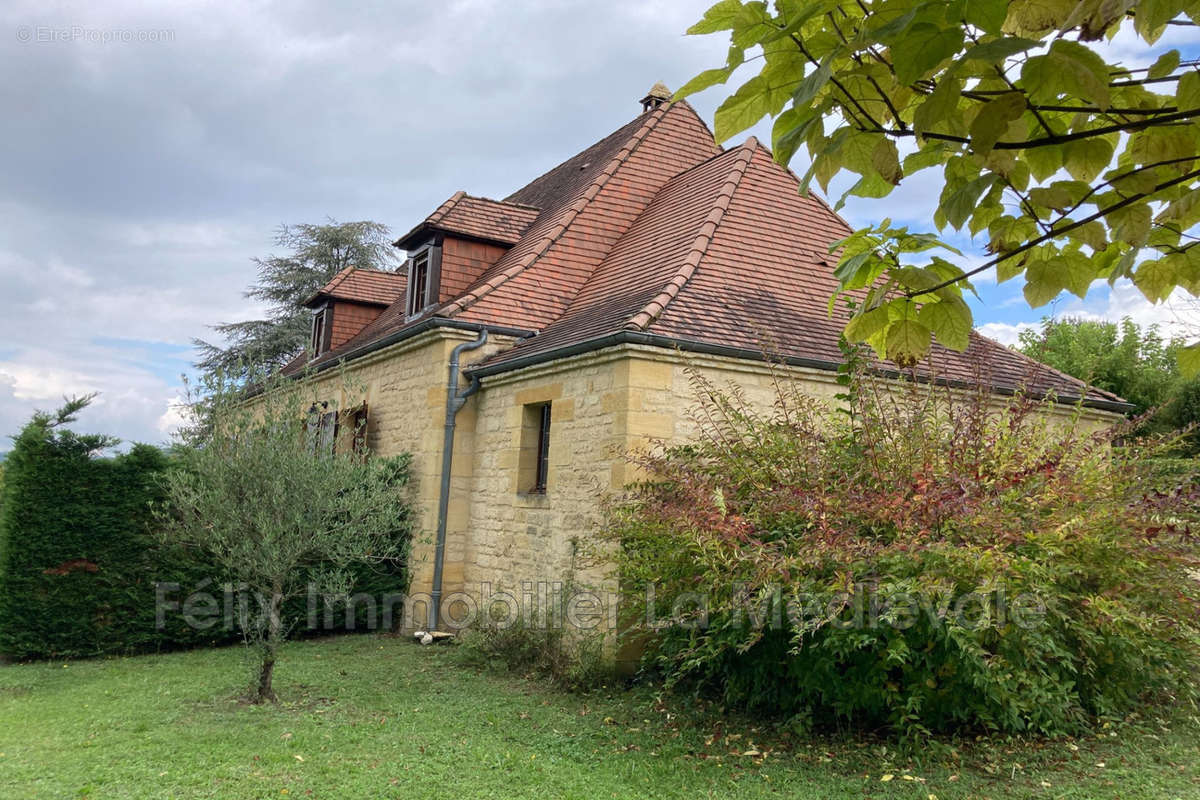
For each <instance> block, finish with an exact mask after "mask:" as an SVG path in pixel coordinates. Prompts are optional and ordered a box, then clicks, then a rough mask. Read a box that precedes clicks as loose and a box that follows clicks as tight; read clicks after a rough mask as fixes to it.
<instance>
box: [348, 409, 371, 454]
mask: <svg viewBox="0 0 1200 800" xmlns="http://www.w3.org/2000/svg"><path fill="white" fill-rule="evenodd" d="M350 422H351V425H352V427H351V435H352V436H353V437H354V438H353V440H352V441H351V443H350V448H351V451H352V452H353V453H354V454H355V455H357V456H365V455H366V454H367V452H368V451H367V404H366V403H363V404H362V405H360V406H359V407H358V408H356V409H354V410H353V411H352V412H351V414H350Z"/></svg>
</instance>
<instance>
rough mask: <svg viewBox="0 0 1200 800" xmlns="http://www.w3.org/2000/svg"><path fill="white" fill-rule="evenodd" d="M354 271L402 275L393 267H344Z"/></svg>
mask: <svg viewBox="0 0 1200 800" xmlns="http://www.w3.org/2000/svg"><path fill="white" fill-rule="evenodd" d="M346 269H348V270H352V271H354V272H373V273H375V274H377V275H395V276H396V277H404V276H402V275H401V274H400V273H399V272H397V271H396V270H394V269H374V268H372V267H353V266H352V267H346Z"/></svg>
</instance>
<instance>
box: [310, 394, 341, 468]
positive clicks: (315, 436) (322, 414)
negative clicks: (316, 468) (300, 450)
mask: <svg viewBox="0 0 1200 800" xmlns="http://www.w3.org/2000/svg"><path fill="white" fill-rule="evenodd" d="M328 409H329V403H321V404H320V405H319V406H318V405H317V404H316V403H313V405H312V407H310V408H309V409H308V419H307V420H306V422H305V426H304V427H305V434H306V436H307V437H308V446H309V447H310V448H312V452H313V455H319V454H321V453H330V454H332V453H333V452H334V451H335V448H336V445H337V435H338V415H337V412H336V411H330V410H328Z"/></svg>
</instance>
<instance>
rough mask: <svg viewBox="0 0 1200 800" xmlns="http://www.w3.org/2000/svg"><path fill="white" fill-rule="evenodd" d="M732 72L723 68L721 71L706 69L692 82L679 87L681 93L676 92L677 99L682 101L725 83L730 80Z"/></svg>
mask: <svg viewBox="0 0 1200 800" xmlns="http://www.w3.org/2000/svg"><path fill="white" fill-rule="evenodd" d="M729 74H730V70H729V69H727V68H725V67H721V68H720V69H706V70H704V72H701V73H700V74H699V75H697V76H696V77H694V78H692V79H691V80H690V81H688V82H687V83H685V84H684V85H683V86H680V87H679V91H677V92H675V99H676V100H682V99H683V98H685V97H687V96H688V95H692V94H695V93H696V92H702V91H704V90H705V89H707V88H709V87H710V86H716V85H717V84H718V83H724V82H725V81H727V80H729Z"/></svg>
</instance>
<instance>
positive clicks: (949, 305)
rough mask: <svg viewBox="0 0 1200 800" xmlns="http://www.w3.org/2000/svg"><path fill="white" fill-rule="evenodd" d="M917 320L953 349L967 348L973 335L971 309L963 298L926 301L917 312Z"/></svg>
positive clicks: (961, 349)
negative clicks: (955, 300) (934, 301)
mask: <svg viewBox="0 0 1200 800" xmlns="http://www.w3.org/2000/svg"><path fill="white" fill-rule="evenodd" d="M917 321H918V322H920V323H921V324H922V325H924V326H925V327H927V328H929V330H931V331H933V335H934V336H936V337H937V340H938V341H939V342H941V343H942V344H943V345H945V346H946V347H948V348H950V349H951V350H958V351H960V352H961V351H963V350H966V349H967V345H968V344H969V343H970V337H971V309H970V308H969V307H968V306H967V304H966V303H964V302H962V301H961V300H959V301H957V302H954V301H946V300H943V301H941V302H937V303H926V304H925V305H923V306H921V310H920V311H919V312H917Z"/></svg>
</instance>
